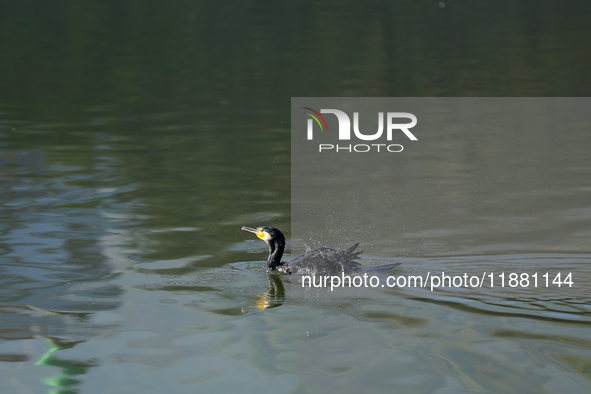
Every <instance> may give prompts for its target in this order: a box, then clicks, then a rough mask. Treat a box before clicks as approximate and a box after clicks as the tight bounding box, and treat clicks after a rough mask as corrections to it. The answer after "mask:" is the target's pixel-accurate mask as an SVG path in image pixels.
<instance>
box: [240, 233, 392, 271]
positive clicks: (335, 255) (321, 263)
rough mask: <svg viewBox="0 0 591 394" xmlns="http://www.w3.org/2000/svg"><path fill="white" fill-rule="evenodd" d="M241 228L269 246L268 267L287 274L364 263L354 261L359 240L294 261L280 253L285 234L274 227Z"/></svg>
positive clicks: (349, 268)
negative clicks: (285, 258) (284, 258)
mask: <svg viewBox="0 0 591 394" xmlns="http://www.w3.org/2000/svg"><path fill="white" fill-rule="evenodd" d="M242 230H244V231H248V232H251V233H254V234H255V235H256V236H257V237H259V238H260V239H262V240H263V241H265V242H266V243H267V245H269V258H268V259H267V267H268V268H269V270H271V271H279V272H284V273H286V274H296V275H321V274H334V273H341V272H344V273H345V274H349V273H351V272H355V271H359V270H360V268H361V264H360V263H359V262H358V261H355V259H357V258H358V257H359V255H360V254H361V253H363V252H362V251H358V252H356V251H355V249H357V247H358V246H359V242H357V243H356V244H354V245H351V246H349V247H348V248H347V249H343V250H341V249H333V248H327V247H326V246H323V247H320V248H318V249H314V250H310V249H308V250H307V251H306V253H305V254H303V255H301V256H299V257H296V258H295V259H293V260H292V261H289V262H287V263H286V262H282V261H281V256H283V251H284V250H285V236H284V235H283V233H282V232H281V231H279V230H278V229H276V228H275V227H267V226H264V227H248V226H244V227H242ZM399 265H400V263H395V264H387V265H383V266H380V267H374V268H373V269H372V270H378V271H383V270H390V269H393V268H395V267H397V266H399Z"/></svg>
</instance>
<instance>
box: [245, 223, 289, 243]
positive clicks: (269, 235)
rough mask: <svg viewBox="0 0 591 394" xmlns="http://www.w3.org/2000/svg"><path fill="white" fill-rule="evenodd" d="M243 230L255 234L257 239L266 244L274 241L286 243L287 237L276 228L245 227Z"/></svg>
mask: <svg viewBox="0 0 591 394" xmlns="http://www.w3.org/2000/svg"><path fill="white" fill-rule="evenodd" d="M242 230H244V231H248V232H250V233H253V234H255V235H256V236H257V237H259V238H260V239H262V240H263V241H265V242H266V243H273V242H274V241H280V242H281V241H283V243H285V236H284V235H283V233H282V232H281V231H279V230H277V229H276V228H275V227H267V226H264V227H248V226H243V227H242Z"/></svg>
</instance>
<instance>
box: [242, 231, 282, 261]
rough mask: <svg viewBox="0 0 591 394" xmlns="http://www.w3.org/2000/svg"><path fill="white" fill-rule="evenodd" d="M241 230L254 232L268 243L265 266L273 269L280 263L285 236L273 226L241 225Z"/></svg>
mask: <svg viewBox="0 0 591 394" xmlns="http://www.w3.org/2000/svg"><path fill="white" fill-rule="evenodd" d="M242 230H244V231H248V232H250V233H253V234H255V235H256V236H257V237H259V238H260V239H262V240H263V241H265V242H266V243H267V245H269V258H268V259H267V266H268V267H269V268H270V269H275V267H277V266H278V265H281V256H283V250H284V249H285V236H284V235H283V233H282V232H281V231H279V230H277V229H276V228H275V227H267V226H264V227H248V226H243V227H242Z"/></svg>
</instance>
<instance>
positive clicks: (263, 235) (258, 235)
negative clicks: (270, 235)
mask: <svg viewBox="0 0 591 394" xmlns="http://www.w3.org/2000/svg"><path fill="white" fill-rule="evenodd" d="M256 236H257V237H259V238H260V239H264V238H265V236H266V234H265V232H264V231H263V230H261V229H260V228H257V232H256Z"/></svg>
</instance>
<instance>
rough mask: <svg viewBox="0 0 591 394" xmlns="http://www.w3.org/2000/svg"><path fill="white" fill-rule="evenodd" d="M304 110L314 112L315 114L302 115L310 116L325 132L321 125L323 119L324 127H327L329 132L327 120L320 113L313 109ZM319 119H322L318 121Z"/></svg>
mask: <svg viewBox="0 0 591 394" xmlns="http://www.w3.org/2000/svg"><path fill="white" fill-rule="evenodd" d="M302 108H303V109H307V110H309V111H312V112H314V113H313V114H312V113H310V112H302V113H303V114H306V115H310V116H311V117H312V118H313V119H314V120H315V121H316V123H318V126H320V130H324V129H323V128H322V123H320V119H322V122H323V123H324V126H325V127H326V131H328V125H327V124H326V120H324V116H322V115H320V112H318V111H316V110H313V109H312V108H308V107H302ZM318 118H320V119H318ZM310 121H311V120H310Z"/></svg>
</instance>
